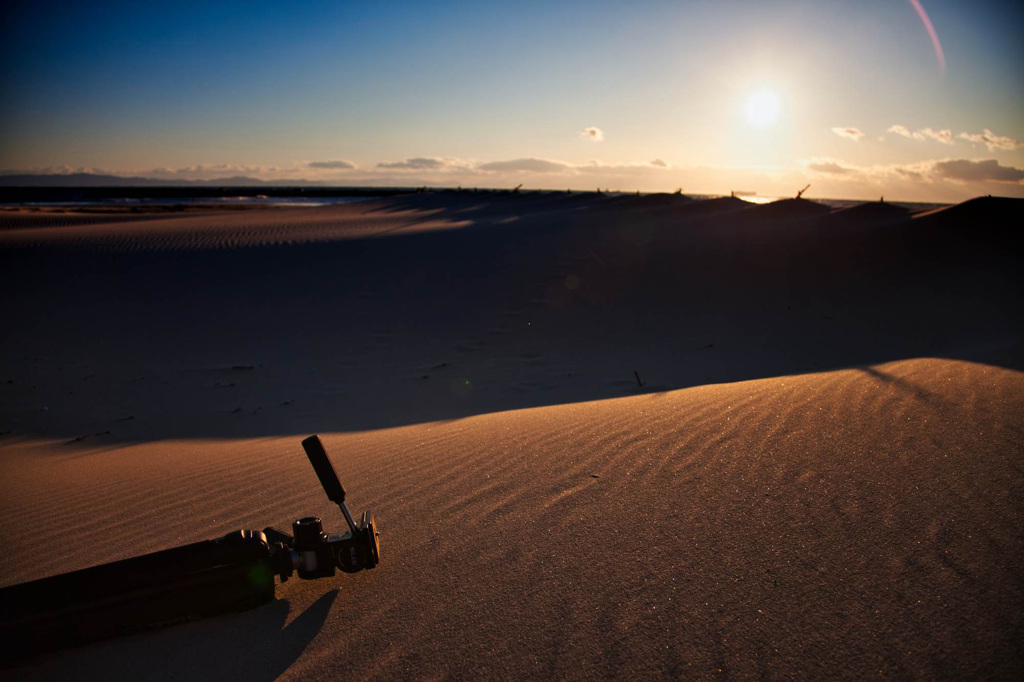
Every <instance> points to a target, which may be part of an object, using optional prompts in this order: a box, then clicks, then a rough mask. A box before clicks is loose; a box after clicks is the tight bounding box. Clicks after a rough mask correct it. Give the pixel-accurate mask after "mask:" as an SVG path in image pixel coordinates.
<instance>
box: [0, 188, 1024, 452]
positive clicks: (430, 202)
mask: <svg viewBox="0 0 1024 682" xmlns="http://www.w3.org/2000/svg"><path fill="white" fill-rule="evenodd" d="M374 210H376V211H405V212H410V213H409V218H408V220H409V222H410V224H411V225H414V224H415V223H416V221H418V220H427V219H429V220H438V219H441V220H451V221H453V222H455V221H469V222H470V227H468V228H463V229H458V230H448V231H440V232H431V233H413V234H401V233H399V234H396V235H395V236H390V237H386V238H373V239H363V240H353V241H342V242H331V243H318V244H304V245H288V246H268V247H253V248H245V249H235V250H232V249H221V250H205V251H204V250H192V251H169V250H163V251H147V250H145V249H144V248H142V249H139V250H132V249H125V250H123V251H120V252H106V251H98V250H96V249H91V248H89V247H88V246H87V245H86V246H84V247H78V248H55V247H48V248H36V249H31V248H28V249H7V250H0V271H2V273H3V274H2V275H0V277H2V279H3V282H2V286H3V290H4V292H5V293H4V298H3V317H4V320H5V326H6V327H7V331H6V332H5V334H4V336H3V340H2V342H0V348H2V354H3V362H2V365H0V406H2V414H3V418H4V421H5V422H6V423H3V424H0V431H2V432H7V434H9V435H13V436H32V435H37V436H45V437H53V438H61V439H67V442H68V443H69V444H74V443H80V442H85V441H89V442H90V443H91V442H94V441H99V442H111V443H116V442H125V441H139V440H150V439H157V438H201V437H214V438H232V437H251V436H262V435H270V434H281V433H307V432H314V431H323V432H329V431H359V430H366V429H375V428H383V427H390V426H397V425H402V424H410V423H419V422H424V421H433V420H443V419H456V418H461V417H465V416H468V415H473V414H481V413H488V412H495V411H502V410H512V409H519V408H527V407H536V406H543V405H553V404H564V403H571V402H579V401H587V400H598V399H605V398H614V397H620V396H625V395H633V394H635V393H637V392H650V391H652V390H670V389H678V388H685V387H689V386H695V385H702V384H708V383H719V382H732V381H740V380H746V379H755V378H762V377H771V376H780V375H787V374H795V373H806V372H815V371H824V370H831V369H835V368H846V367H854V366H867V365H874V364H878V363H882V362H886V361H890V360H897V359H903V358H910V357H922V356H932V357H948V358H957V359H964V360H971V361H979V362H986V363H993V364H999V365H1002V366H1006V367H1012V368H1015V369H1019V368H1020V367H1021V355H1020V346H1019V339H1020V338H1021V331H1022V329H1021V320H1020V315H1019V310H1020V309H1021V306H1020V304H1021V300H1022V296H1021V293H1022V287H1021V284H1022V282H1021V278H1020V275H1019V273H1020V272H1021V268H1020V265H1021V263H1020V253H1021V249H1020V246H1021V239H1020V231H1019V229H1016V226H1017V225H1019V224H1022V222H1024V221H1022V219H1021V218H1022V216H1024V202H1022V201H1019V200H1006V199H978V200H973V201H971V202H966V203H965V204H961V205H958V206H955V207H951V208H949V209H945V210H941V211H937V212H933V213H931V214H927V215H918V216H915V215H912V214H911V213H910V212H909V211H907V210H906V209H903V208H899V207H895V206H890V205H885V204H866V205H864V206H860V207H855V208H852V209H846V210H839V211H831V210H829V209H828V207H825V206H822V205H820V204H815V203H813V202H809V201H806V200H802V199H801V200H789V201H784V202H777V203H776V204H769V205H766V206H751V205H750V204H746V203H745V202H742V201H740V200H738V199H731V198H726V199H715V200H709V201H692V200H688V199H686V198H685V197H674V196H673V195H663V196H660V197H658V198H657V199H647V200H644V198H643V197H640V198H636V197H619V198H609V197H598V196H596V195H587V194H573V195H540V196H534V197H520V196H516V195H495V196H480V195H474V194H471V193H462V194H451V195H448V194H443V193H438V194H425V195H414V196H409V197H394V198H392V199H389V200H386V201H384V202H380V203H377V204H375V209H374ZM140 243H141V242H140ZM637 377H639V380H638V378H637ZM638 381H639V383H642V384H643V386H640V385H638Z"/></svg>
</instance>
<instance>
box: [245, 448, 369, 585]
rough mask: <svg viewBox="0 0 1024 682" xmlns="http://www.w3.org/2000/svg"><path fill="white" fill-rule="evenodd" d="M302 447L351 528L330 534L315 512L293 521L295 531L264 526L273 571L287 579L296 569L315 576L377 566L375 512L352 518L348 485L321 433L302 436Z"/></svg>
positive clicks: (305, 577)
mask: <svg viewBox="0 0 1024 682" xmlns="http://www.w3.org/2000/svg"><path fill="white" fill-rule="evenodd" d="M302 449H303V450H305V451H306V456H307V457H309V462H310V464H312V465H313V471H315V472H316V475H317V478H319V479H320V485H321V486H323V489H324V492H325V493H327V499H329V500H330V501H331V502H334V503H335V504H337V505H338V507H339V508H340V509H341V513H342V515H343V516H344V517H345V522H346V523H347V524H348V528H349V531H348V532H347V533H345V534H343V535H329V534H327V533H325V532H324V529H323V524H322V523H321V521H320V519H319V518H318V517H315V516H306V517H303V518H301V519H299V520H297V521H295V522H294V523H292V535H288V534H287V533H283V532H281V531H279V530H277V529H275V528H266V529H264V531H263V533H264V535H265V536H266V539H267V544H268V545H269V546H270V551H271V565H272V566H273V568H274V572H275V573H276V574H277V575H278V576H279V577H280V578H281V582H284V581H285V580H288V578H290V577H291V575H292V571H293V570H294V571H296V572H298V574H299V577H300V578H303V579H313V578H325V577H330V576H333V575H334V570H335V569H336V568H337V569H339V570H341V571H344V572H345V573H356V572H358V571H361V570H363V569H364V568H375V567H376V566H377V564H379V563H380V540H379V536H380V533H378V532H377V526H376V523H375V522H374V518H373V512H371V511H369V510H367V511H365V512H363V516H362V518H361V519H360V521H359V523H358V524H357V523H356V522H355V520H354V519H353V518H352V514H351V512H349V510H348V506H347V505H346V504H345V488H344V486H342V485H341V480H340V479H339V478H338V474H337V472H335V470H334V465H332V464H331V460H330V458H329V457H328V456H327V451H326V450H325V449H324V445H323V443H321V442H320V436H317V435H313V436H310V437H308V438H306V439H305V440H303V441H302ZM293 536H294V537H293Z"/></svg>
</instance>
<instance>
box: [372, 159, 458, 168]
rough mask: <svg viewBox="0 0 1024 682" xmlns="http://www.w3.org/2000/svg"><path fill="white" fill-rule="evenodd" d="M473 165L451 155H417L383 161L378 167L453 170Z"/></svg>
mask: <svg viewBox="0 0 1024 682" xmlns="http://www.w3.org/2000/svg"><path fill="white" fill-rule="evenodd" d="M470 167H471V164H469V163H467V162H466V161H463V160H462V159H456V158H454V157H450V156H443V157H436V156H434V157H427V156H416V157H413V158H411V159H406V160H404V161H391V162H383V161H382V162H381V163H378V164H377V168H387V169H389V170H414V171H452V170H467V169H469V168H470Z"/></svg>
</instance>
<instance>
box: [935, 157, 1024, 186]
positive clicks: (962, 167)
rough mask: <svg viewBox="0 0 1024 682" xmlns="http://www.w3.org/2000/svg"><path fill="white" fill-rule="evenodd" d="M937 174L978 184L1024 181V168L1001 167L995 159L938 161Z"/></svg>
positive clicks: (949, 178) (936, 164)
mask: <svg viewBox="0 0 1024 682" xmlns="http://www.w3.org/2000/svg"><path fill="white" fill-rule="evenodd" d="M934 171H935V174H936V175H938V176H939V177H942V178H945V179H947V180H961V181H967V182H978V181H984V180H991V181H994V182H1021V181H1024V168H1014V167H1013V166H1000V165H999V162H997V161H996V160H995V159H988V160H985V161H970V160H968V159H952V160H949V161H938V162H936V163H935V167H934Z"/></svg>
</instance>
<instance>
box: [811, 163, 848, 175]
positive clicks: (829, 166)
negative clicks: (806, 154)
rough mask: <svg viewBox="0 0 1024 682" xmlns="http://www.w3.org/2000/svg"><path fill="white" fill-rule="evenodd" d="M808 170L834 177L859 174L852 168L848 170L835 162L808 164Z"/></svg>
mask: <svg viewBox="0 0 1024 682" xmlns="http://www.w3.org/2000/svg"><path fill="white" fill-rule="evenodd" d="M807 168H808V169H810V170H812V171H816V172H818V173H830V174H832V175H844V174H846V173H856V172H857V171H855V170H854V169H852V168H846V167H845V166H840V165H839V164H838V163H836V162H835V161H816V162H813V163H809V164H807Z"/></svg>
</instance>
